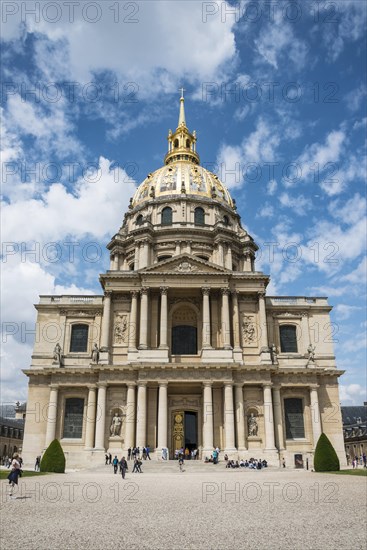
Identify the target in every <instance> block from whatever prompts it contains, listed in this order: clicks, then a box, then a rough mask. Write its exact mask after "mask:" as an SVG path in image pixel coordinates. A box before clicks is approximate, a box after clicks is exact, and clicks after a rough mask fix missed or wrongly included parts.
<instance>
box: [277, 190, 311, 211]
mask: <svg viewBox="0 0 367 550" xmlns="http://www.w3.org/2000/svg"><path fill="white" fill-rule="evenodd" d="M279 202H280V204H281V205H282V206H283V207H284V208H291V209H292V212H293V213H294V214H296V215H298V216H305V215H306V214H307V212H308V211H309V210H310V209H311V208H312V201H311V200H310V199H307V198H306V197H304V196H303V195H297V196H296V197H291V196H290V195H289V193H282V194H281V195H280V196H279Z"/></svg>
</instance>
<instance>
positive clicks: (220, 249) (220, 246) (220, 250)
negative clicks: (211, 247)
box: [217, 241, 224, 267]
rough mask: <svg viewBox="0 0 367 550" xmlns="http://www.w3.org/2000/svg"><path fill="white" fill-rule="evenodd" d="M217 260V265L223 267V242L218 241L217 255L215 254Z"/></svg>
mask: <svg viewBox="0 0 367 550" xmlns="http://www.w3.org/2000/svg"><path fill="white" fill-rule="evenodd" d="M217 262H218V264H219V265H221V266H222V267H224V250H223V242H222V241H219V242H218V256H217Z"/></svg>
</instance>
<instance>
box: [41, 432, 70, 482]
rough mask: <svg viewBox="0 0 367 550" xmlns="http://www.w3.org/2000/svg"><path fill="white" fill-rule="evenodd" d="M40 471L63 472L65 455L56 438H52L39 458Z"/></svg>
mask: <svg viewBox="0 0 367 550" xmlns="http://www.w3.org/2000/svg"><path fill="white" fill-rule="evenodd" d="M40 471H41V472H54V473H56V474H63V473H65V455H64V451H63V450H62V447H61V445H60V441H59V440H58V439H54V440H53V441H52V442H51V443H50V444H49V446H48V447H47V449H46V450H45V453H44V455H43V457H42V460H41V465H40Z"/></svg>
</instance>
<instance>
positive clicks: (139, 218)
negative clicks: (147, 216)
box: [135, 214, 143, 225]
mask: <svg viewBox="0 0 367 550" xmlns="http://www.w3.org/2000/svg"><path fill="white" fill-rule="evenodd" d="M142 223H143V216H142V215H141V214H139V216H138V217H137V218H136V221H135V225H142Z"/></svg>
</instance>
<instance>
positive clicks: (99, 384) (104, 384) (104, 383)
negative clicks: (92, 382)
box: [97, 382, 108, 388]
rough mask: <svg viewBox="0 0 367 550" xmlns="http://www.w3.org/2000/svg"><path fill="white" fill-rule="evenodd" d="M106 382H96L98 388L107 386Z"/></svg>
mask: <svg viewBox="0 0 367 550" xmlns="http://www.w3.org/2000/svg"><path fill="white" fill-rule="evenodd" d="M107 386H108V384H107V382H97V387H98V388H107Z"/></svg>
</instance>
